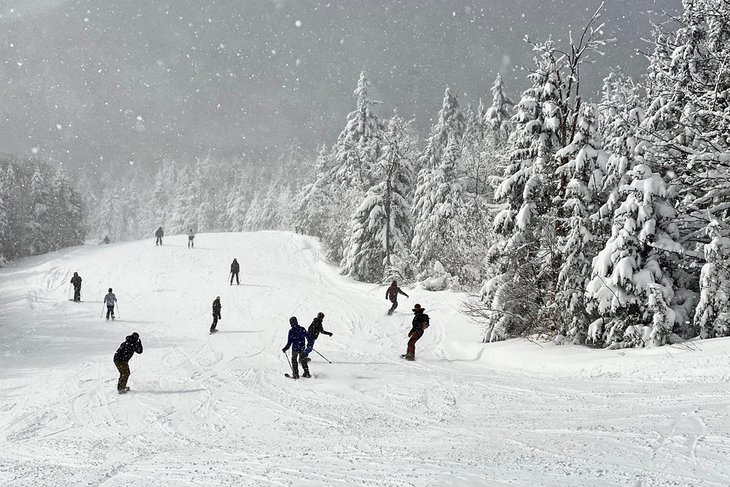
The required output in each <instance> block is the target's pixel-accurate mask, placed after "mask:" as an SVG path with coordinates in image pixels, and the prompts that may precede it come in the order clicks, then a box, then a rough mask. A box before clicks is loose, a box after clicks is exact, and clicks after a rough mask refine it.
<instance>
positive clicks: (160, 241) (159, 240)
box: [155, 237, 162, 246]
mask: <svg viewBox="0 0 730 487" xmlns="http://www.w3.org/2000/svg"><path fill="white" fill-rule="evenodd" d="M158 245H162V237H157V240H155V246H158Z"/></svg>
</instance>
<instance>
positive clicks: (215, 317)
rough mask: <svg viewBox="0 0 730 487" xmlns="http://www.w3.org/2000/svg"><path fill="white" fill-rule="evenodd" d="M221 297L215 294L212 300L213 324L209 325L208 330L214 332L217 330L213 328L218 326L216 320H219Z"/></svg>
mask: <svg viewBox="0 0 730 487" xmlns="http://www.w3.org/2000/svg"><path fill="white" fill-rule="evenodd" d="M221 319H223V318H221V297H220V296H216V297H215V299H214V300H213V324H212V325H210V332H211V333H215V332H217V331H218V330H216V329H215V327H216V326H218V320H221Z"/></svg>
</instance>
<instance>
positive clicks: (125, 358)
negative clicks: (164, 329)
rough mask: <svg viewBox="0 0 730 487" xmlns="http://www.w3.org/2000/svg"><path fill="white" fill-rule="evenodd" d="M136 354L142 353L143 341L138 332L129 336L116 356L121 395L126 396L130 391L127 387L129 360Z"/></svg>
mask: <svg viewBox="0 0 730 487" xmlns="http://www.w3.org/2000/svg"><path fill="white" fill-rule="evenodd" d="M135 352H136V353H142V340H140V339H139V334H138V333H137V332H134V333H132V334H131V335H129V336H127V338H126V339H125V340H124V342H122V344H121V345H119V348H118V349H117V351H116V353H115V354H114V365H116V367H117V370H118V371H119V382H117V392H119V394H124V393H125V392H127V391H129V387H127V380H128V379H129V374H130V372H129V360H130V359H131V358H132V355H134V354H135Z"/></svg>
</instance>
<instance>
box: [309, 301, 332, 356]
mask: <svg viewBox="0 0 730 487" xmlns="http://www.w3.org/2000/svg"><path fill="white" fill-rule="evenodd" d="M322 320H324V313H322V312H321V311H320V312H319V313H317V316H316V317H315V318H314V319H313V320H312V324H311V325H309V328H308V329H307V348H305V349H304V352H302V357H304V360H305V361H306V362H309V361H310V360H312V359H311V358H309V354H310V353H312V350H314V342H316V341H317V338H319V334H320V333H322V334H324V335H328V336H332V333H331V332H329V331H326V330H325V329H324V328H323V327H322Z"/></svg>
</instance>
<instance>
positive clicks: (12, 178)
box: [0, 156, 86, 266]
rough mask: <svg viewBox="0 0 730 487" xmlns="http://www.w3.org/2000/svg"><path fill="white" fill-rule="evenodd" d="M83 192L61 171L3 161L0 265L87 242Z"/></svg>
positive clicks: (0, 167)
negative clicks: (75, 187)
mask: <svg viewBox="0 0 730 487" xmlns="http://www.w3.org/2000/svg"><path fill="white" fill-rule="evenodd" d="M85 234H86V229H85V227H84V212H83V206H82V202H81V197H80V196H79V193H78V192H77V191H76V190H75V189H74V187H73V183H72V181H71V180H70V179H69V178H68V176H67V175H66V173H65V172H64V170H63V169H62V168H60V169H57V170H53V169H52V168H51V167H50V166H48V165H47V164H44V163H42V162H39V161H36V160H18V159H15V158H13V157H11V156H3V157H0V266H2V265H3V264H4V263H6V262H7V261H9V260H12V259H15V258H18V257H24V256H28V255H37V254H42V253H45V252H51V251H53V250H58V249H60V248H63V247H68V246H71V245H80V244H82V243H83V241H84V236H85Z"/></svg>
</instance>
